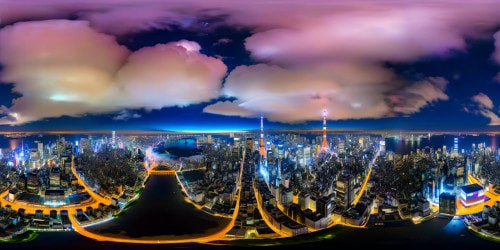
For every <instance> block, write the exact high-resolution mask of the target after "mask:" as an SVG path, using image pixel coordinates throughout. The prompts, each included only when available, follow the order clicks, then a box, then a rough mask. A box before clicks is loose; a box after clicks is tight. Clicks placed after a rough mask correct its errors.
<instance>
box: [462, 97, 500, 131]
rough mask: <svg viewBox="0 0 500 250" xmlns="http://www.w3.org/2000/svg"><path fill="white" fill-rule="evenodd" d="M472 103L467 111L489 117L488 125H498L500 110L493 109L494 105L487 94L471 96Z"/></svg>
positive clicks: (499, 123)
mask: <svg viewBox="0 0 500 250" xmlns="http://www.w3.org/2000/svg"><path fill="white" fill-rule="evenodd" d="M471 100H472V101H473V103H474V105H472V106H471V108H469V109H468V110H467V111H468V112H472V113H475V114H479V115H482V116H484V117H486V118H488V119H490V123H489V124H488V125H490V126H498V125H500V117H499V113H500V110H495V105H494V104H493V101H492V100H491V99H490V97H489V96H487V95H485V94H483V93H479V94H477V95H475V96H473V97H471Z"/></svg>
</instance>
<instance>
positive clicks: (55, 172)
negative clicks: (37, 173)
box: [49, 167, 61, 189]
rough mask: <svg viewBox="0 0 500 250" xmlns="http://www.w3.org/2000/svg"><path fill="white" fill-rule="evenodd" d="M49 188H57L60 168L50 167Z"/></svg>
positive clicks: (59, 181) (59, 183)
mask: <svg viewBox="0 0 500 250" xmlns="http://www.w3.org/2000/svg"><path fill="white" fill-rule="evenodd" d="M49 183H50V188H52V189H58V188H59V187H60V186H61V169H60V168H56V167H54V168H52V169H51V170H50V179H49Z"/></svg>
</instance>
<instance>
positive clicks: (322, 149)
mask: <svg viewBox="0 0 500 250" xmlns="http://www.w3.org/2000/svg"><path fill="white" fill-rule="evenodd" d="M327 150H328V142H327V140H326V109H323V143H321V152H326V151H327Z"/></svg>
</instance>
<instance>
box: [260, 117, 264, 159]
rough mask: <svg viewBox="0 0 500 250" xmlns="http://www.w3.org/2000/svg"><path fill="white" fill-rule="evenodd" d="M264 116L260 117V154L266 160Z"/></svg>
mask: <svg viewBox="0 0 500 250" xmlns="http://www.w3.org/2000/svg"><path fill="white" fill-rule="evenodd" d="M264 147H265V145H264V116H262V115H261V116H260V148H259V153H260V155H261V156H263V157H264V158H266V149H265V148H264Z"/></svg>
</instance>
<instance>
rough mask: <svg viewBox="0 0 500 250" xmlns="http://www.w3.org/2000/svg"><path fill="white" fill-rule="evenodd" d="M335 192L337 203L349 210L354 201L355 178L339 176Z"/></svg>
mask: <svg viewBox="0 0 500 250" xmlns="http://www.w3.org/2000/svg"><path fill="white" fill-rule="evenodd" d="M335 192H336V195H335V202H336V203H337V204H338V205H339V206H341V207H343V208H344V209H347V208H348V207H349V206H350V204H351V203H352V202H353V201H354V178H353V177H352V176H350V175H342V176H339V178H338V179H337V182H336V187H335Z"/></svg>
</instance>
